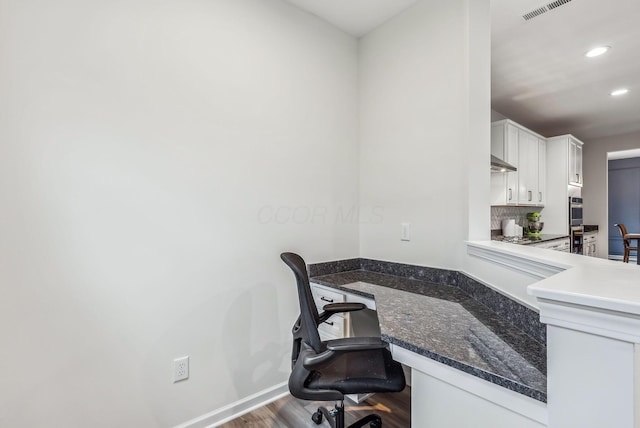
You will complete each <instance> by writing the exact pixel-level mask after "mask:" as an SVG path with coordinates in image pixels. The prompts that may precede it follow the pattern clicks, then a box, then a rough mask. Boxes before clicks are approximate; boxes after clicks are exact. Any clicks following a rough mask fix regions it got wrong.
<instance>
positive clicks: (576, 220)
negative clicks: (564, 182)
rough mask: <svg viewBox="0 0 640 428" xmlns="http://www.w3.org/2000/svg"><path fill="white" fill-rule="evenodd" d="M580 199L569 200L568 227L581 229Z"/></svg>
mask: <svg viewBox="0 0 640 428" xmlns="http://www.w3.org/2000/svg"><path fill="white" fill-rule="evenodd" d="M582 224H583V219H582V198H569V227H570V228H571V229H572V230H574V229H576V228H577V227H580V228H582Z"/></svg>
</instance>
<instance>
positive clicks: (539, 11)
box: [522, 0, 571, 21]
mask: <svg viewBox="0 0 640 428" xmlns="http://www.w3.org/2000/svg"><path fill="white" fill-rule="evenodd" d="M570 1H571V0H556V1H552V2H551V3H549V4H545V5H544V6H542V7H539V8H537V9H534V10H532V11H530V12H527V13H525V14H524V15H522V17H523V18H524V20H525V21H529V20H530V19H533V18H536V17H538V16H540V15H542V14H544V13H547V12H549V11H550V10H553V9H555V8H556V7H560V6H562V5H565V4H567V3H569V2H570Z"/></svg>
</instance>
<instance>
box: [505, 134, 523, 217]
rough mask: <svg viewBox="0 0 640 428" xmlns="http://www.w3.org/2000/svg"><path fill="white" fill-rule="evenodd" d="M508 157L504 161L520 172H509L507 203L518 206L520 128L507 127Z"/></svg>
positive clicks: (506, 145)
mask: <svg viewBox="0 0 640 428" xmlns="http://www.w3.org/2000/svg"><path fill="white" fill-rule="evenodd" d="M505 152H506V156H505V157H504V160H505V161H507V162H508V163H510V164H511V165H514V166H515V167H516V168H518V171H515V172H507V173H506V174H507V188H506V202H507V205H516V204H517V203H518V177H519V175H520V166H519V165H518V128H516V127H515V126H513V125H507V132H506V141H505Z"/></svg>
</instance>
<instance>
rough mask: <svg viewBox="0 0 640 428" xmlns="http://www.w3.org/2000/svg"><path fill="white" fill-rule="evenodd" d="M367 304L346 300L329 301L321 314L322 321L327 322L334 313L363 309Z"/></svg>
mask: <svg viewBox="0 0 640 428" xmlns="http://www.w3.org/2000/svg"><path fill="white" fill-rule="evenodd" d="M366 307H367V306H366V305H365V304H363V303H354V302H344V303H329V304H328V305H324V307H323V308H322V310H323V312H322V313H321V314H320V315H319V317H320V322H325V321H326V320H328V319H329V317H330V316H331V315H333V314H336V313H340V312H354V311H361V310H362V309H364V308H366Z"/></svg>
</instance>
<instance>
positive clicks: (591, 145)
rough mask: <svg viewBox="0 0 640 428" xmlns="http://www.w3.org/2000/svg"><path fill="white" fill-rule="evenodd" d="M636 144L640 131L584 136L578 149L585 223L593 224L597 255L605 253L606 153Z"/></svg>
mask: <svg viewBox="0 0 640 428" xmlns="http://www.w3.org/2000/svg"><path fill="white" fill-rule="evenodd" d="M638 148H640V132H635V133H631V134H623V135H617V136H614V137H606V138H599V139H593V140H587V141H585V142H584V149H583V153H582V158H583V160H582V162H583V173H584V186H583V188H582V197H583V199H584V222H585V224H597V225H598V226H599V233H598V245H597V249H598V257H602V258H607V257H608V254H609V232H608V224H609V216H608V205H609V204H608V196H607V193H608V184H607V183H608V163H607V153H609V152H617V151H621V150H631V149H638Z"/></svg>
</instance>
